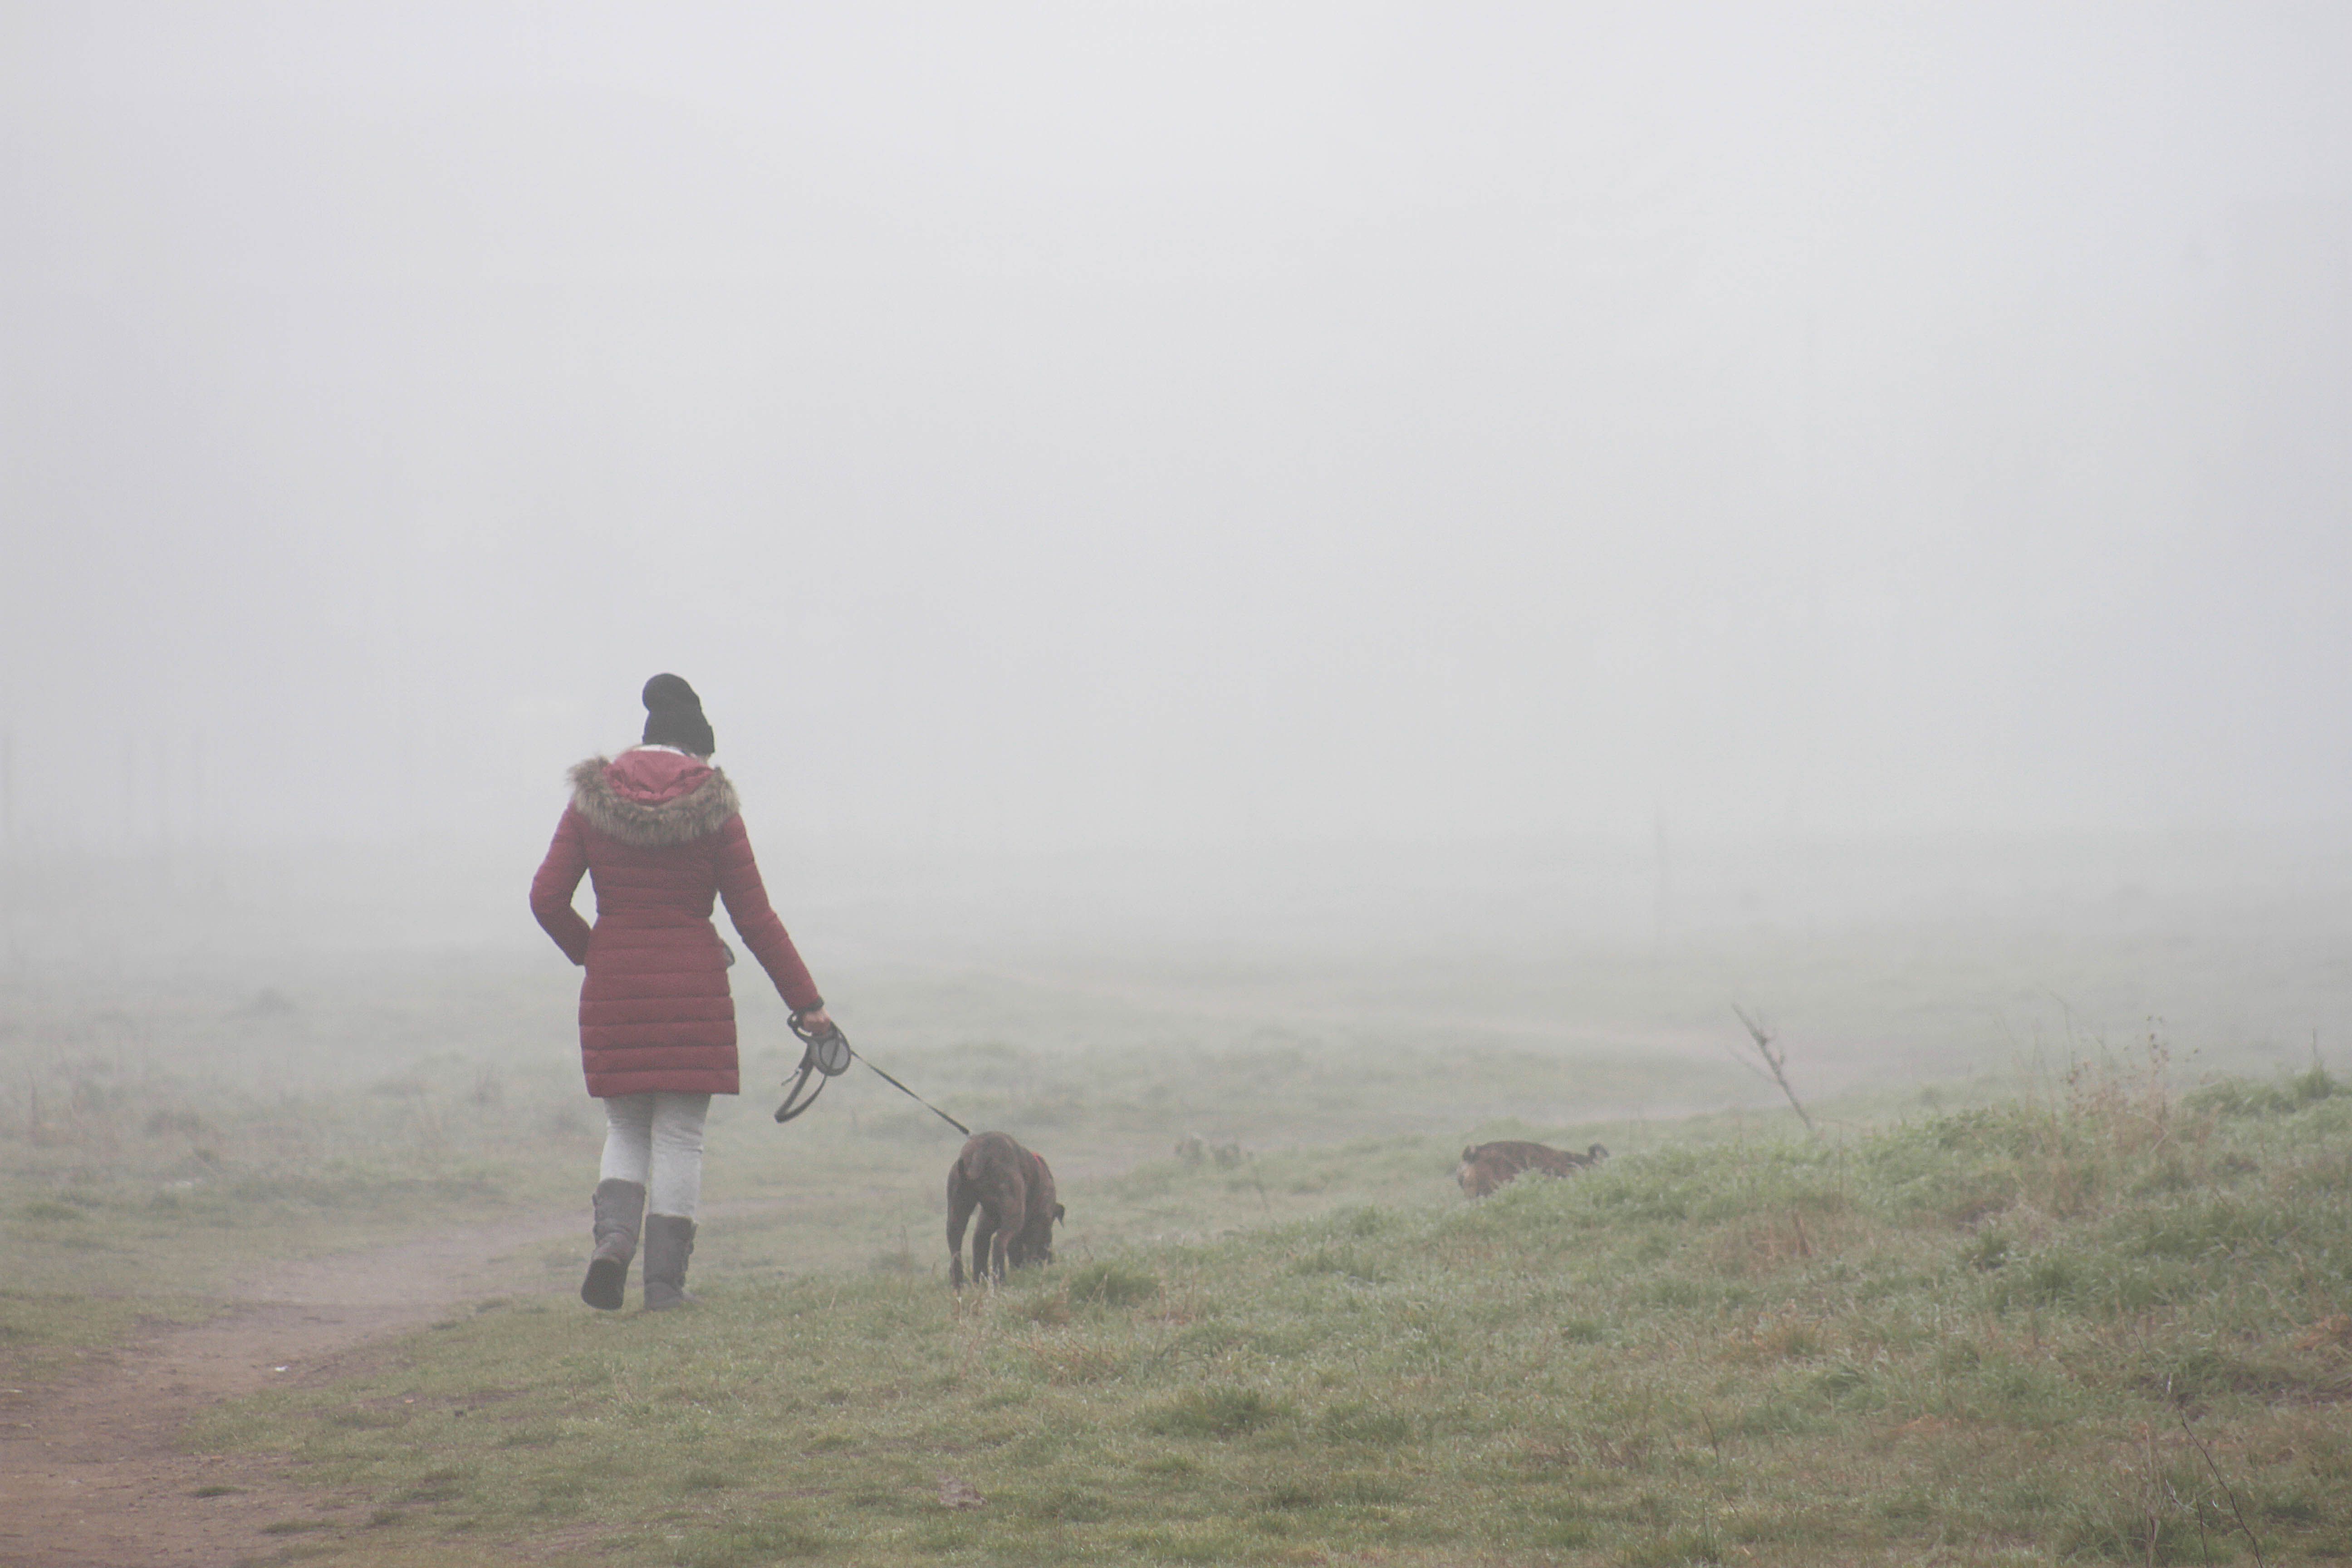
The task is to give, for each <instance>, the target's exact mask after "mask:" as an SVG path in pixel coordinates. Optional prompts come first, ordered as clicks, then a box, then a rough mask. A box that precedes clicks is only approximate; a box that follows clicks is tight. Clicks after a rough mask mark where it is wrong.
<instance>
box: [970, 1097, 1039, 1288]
mask: <svg viewBox="0 0 2352 1568" xmlns="http://www.w3.org/2000/svg"><path fill="white" fill-rule="evenodd" d="M975 1208H977V1209H978V1210H980V1224H979V1225H977V1226H974V1227H973V1228H972V1233H971V1275H972V1278H973V1279H993V1280H1002V1279H1003V1278H1004V1270H1005V1268H1006V1267H1007V1266H1008V1265H1009V1266H1011V1267H1012V1268H1021V1267H1023V1266H1024V1265H1025V1264H1031V1263H1051V1262H1053V1261H1054V1222H1055V1220H1057V1219H1060V1218H1061V1217H1062V1205H1059V1204H1057V1203H1055V1201H1054V1173H1053V1172H1052V1171H1051V1170H1049V1169H1048V1168H1047V1167H1046V1164H1045V1161H1044V1160H1042V1159H1040V1158H1038V1157H1037V1156H1036V1155H1034V1154H1032V1153H1031V1152H1029V1151H1028V1150H1026V1149H1024V1148H1023V1147H1022V1146H1021V1145H1020V1144H1018V1143H1016V1142H1013V1140H1012V1138H1011V1137H1009V1136H1007V1135H1006V1134H1004V1133H1003V1132H982V1133H978V1134H976V1135H974V1137H973V1138H972V1140H971V1142H968V1143H966V1144H965V1145H964V1146H963V1152H962V1153H961V1154H958V1155H957V1156H956V1163H954V1164H952V1165H950V1166H949V1167H948V1281H949V1283H950V1284H952V1285H953V1286H954V1287H955V1288H956V1289H959V1290H961V1289H963V1227H964V1224H965V1222H966V1221H968V1220H970V1219H971V1211H972V1210H973V1209H975Z"/></svg>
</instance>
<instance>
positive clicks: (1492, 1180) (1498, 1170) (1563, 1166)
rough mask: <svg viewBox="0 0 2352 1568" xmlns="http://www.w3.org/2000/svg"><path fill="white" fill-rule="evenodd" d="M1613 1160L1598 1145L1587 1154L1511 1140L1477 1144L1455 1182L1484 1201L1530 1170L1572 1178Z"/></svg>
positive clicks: (1465, 1152) (1464, 1157) (1465, 1157)
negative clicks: (1489, 1195) (1497, 1188)
mask: <svg viewBox="0 0 2352 1568" xmlns="http://www.w3.org/2000/svg"><path fill="white" fill-rule="evenodd" d="M1607 1158H1609V1151H1608V1150H1606V1149H1603V1148H1602V1147H1601V1145H1600V1144H1598V1143H1595V1144H1594V1145H1592V1147H1591V1148H1590V1149H1587V1150H1586V1151H1585V1152H1583V1153H1581V1154H1579V1153H1576V1152H1573V1151H1571V1150H1567V1149H1554V1148H1551V1147H1550V1146H1549V1145H1548V1144H1543V1143H1528V1142H1522V1141H1521V1140H1519V1139H1516V1138H1507V1139H1505V1140H1503V1141H1502V1142H1499V1143H1474V1144H1472V1145H1471V1146H1470V1147H1469V1148H1467V1149H1465V1150H1463V1151H1462V1166H1461V1169H1459V1170H1457V1171H1455V1172H1454V1180H1455V1181H1457V1182H1460V1183H1461V1184H1462V1190H1463V1191H1464V1192H1465V1193H1468V1194H1470V1195H1471V1196H1472V1197H1474V1198H1483V1197H1485V1196H1486V1194H1488V1193H1491V1192H1493V1191H1494V1190H1495V1189H1496V1187H1499V1186H1501V1185H1502V1184H1504V1183H1506V1182H1508V1181H1510V1180H1512V1179H1513V1178H1515V1177H1517V1175H1519V1174H1520V1173H1522V1172H1526V1171H1540V1172H1542V1173H1544V1174H1545V1175H1547V1176H1572V1175H1574V1174H1576V1173H1578V1172H1579V1171H1583V1170H1589V1169H1591V1167H1592V1166H1594V1165H1597V1164H1599V1163H1601V1161H1603V1160H1606V1159H1607Z"/></svg>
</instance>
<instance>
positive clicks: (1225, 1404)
mask: <svg viewBox="0 0 2352 1568" xmlns="http://www.w3.org/2000/svg"><path fill="white" fill-rule="evenodd" d="M1288 1414H1289V1411H1288V1409H1287V1408H1286V1406H1285V1405H1282V1404H1281V1403H1280V1402H1279V1401H1276V1400H1274V1399H1269V1398H1268V1397H1266V1395H1265V1394H1262V1393H1260V1392H1259V1391H1258V1390H1256V1389H1255V1388H1199V1389H1190V1390H1187V1391H1186V1392H1185V1393H1183V1394H1179V1395H1178V1396H1177V1397H1176V1398H1174V1399H1173V1400H1171V1401H1170V1402H1169V1403H1168V1404H1166V1405H1162V1406H1161V1407H1160V1409H1158V1410H1156V1411H1154V1412H1152V1414H1151V1415H1150V1417H1149V1419H1148V1420H1147V1421H1146V1422H1145V1425H1146V1426H1148V1427H1149V1428H1150V1430H1151V1431H1154V1432H1160V1433H1164V1434H1168V1435H1171V1436H1180V1437H1238V1436H1243V1435H1244V1434H1245V1433H1250V1432H1255V1431H1257V1430H1259V1429H1260V1428H1262V1427H1265V1426H1272V1425H1273V1424H1274V1423H1275V1422H1276V1421H1280V1420H1282V1419H1284V1418H1285V1417H1286V1415H1288Z"/></svg>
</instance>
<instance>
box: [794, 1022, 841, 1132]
mask: <svg viewBox="0 0 2352 1568" xmlns="http://www.w3.org/2000/svg"><path fill="white" fill-rule="evenodd" d="M793 1034H795V1035H797V1036H799V1037H800V1038H801V1042H802V1044H803V1047H805V1048H804V1049H803V1051H802V1052H801V1065H800V1067H799V1068H798V1070H796V1071H795V1072H794V1073H793V1076H792V1077H791V1078H790V1079H787V1080H785V1084H784V1102H783V1103H782V1105H779V1106H778V1107H776V1120H777V1121H791V1120H792V1119H793V1117H795V1116H798V1115H799V1114H800V1113H801V1112H802V1111H803V1110H807V1109H808V1108H809V1107H810V1106H812V1105H814V1104H815V1103H816V1097H817V1096H818V1095H820V1094H823V1093H824V1080H825V1079H829V1078H839V1077H840V1076H841V1075H842V1074H843V1073H845V1072H847V1071H848V1070H849V1061H850V1058H851V1057H852V1056H853V1055H855V1053H854V1052H852V1051H851V1050H850V1048H849V1037H848V1036H846V1035H845V1034H843V1033H842V1032H841V1026H840V1025H838V1024H834V1023H827V1024H826V1025H825V1026H824V1028H822V1029H809V1028H805V1027H803V1026H802V1024H801V1021H800V1019H798V1018H797V1017H796V1018H794V1019H793ZM812 1075H815V1076H814V1077H812ZM803 1089H805V1090H806V1091H807V1094H808V1098H806V1099H805V1100H803V1098H801V1095H802V1091H803Z"/></svg>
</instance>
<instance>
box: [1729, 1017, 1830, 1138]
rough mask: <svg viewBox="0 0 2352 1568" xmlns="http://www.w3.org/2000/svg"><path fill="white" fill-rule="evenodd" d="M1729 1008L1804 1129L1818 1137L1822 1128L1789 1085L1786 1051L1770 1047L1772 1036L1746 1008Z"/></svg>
mask: <svg viewBox="0 0 2352 1568" xmlns="http://www.w3.org/2000/svg"><path fill="white" fill-rule="evenodd" d="M1731 1010H1732V1011H1733V1012H1734V1013H1736V1014H1738V1016H1739V1021H1740V1022H1741V1023H1743V1024H1745V1025H1747V1026H1748V1037H1749V1038H1751V1039H1753V1040H1754V1041H1755V1042H1756V1054H1757V1055H1758V1056H1759V1057H1762V1058H1764V1065H1765V1066H1766V1067H1768V1068H1771V1069H1772V1081H1773V1082H1775V1083H1777V1084H1779V1085H1780V1092H1781V1093H1782V1094H1785V1095H1787V1096H1788V1097H1789V1104H1790V1106H1791V1107H1792V1108H1794V1110H1796V1112H1797V1120H1798V1121H1802V1122H1803V1123H1804V1124H1805V1131H1808V1132H1810V1133H1811V1134H1812V1135H1813V1136H1814V1137H1816V1138H1818V1137H1820V1136H1821V1135H1822V1130H1821V1129H1820V1128H1818V1127H1816V1126H1814V1125H1813V1119H1812V1116H1811V1113H1810V1112H1808V1111H1807V1110H1805V1103H1804V1101H1802V1100H1799V1099H1798V1098H1797V1091H1796V1090H1795V1089H1790V1087H1789V1074H1788V1072H1787V1070H1786V1069H1787V1067H1788V1061H1789V1055H1788V1053H1787V1052H1786V1051H1779V1050H1775V1049H1773V1048H1772V1037H1771V1036H1770V1035H1769V1034H1766V1033H1765V1032H1764V1030H1763V1029H1762V1028H1761V1027H1759V1026H1758V1024H1757V1022H1756V1020H1755V1019H1753V1018H1751V1017H1749V1016H1748V1012H1747V1009H1745V1008H1743V1007H1742V1006H1740V1005H1739V1004H1738V1003H1737V1002H1735V1003H1733V1004H1732V1005H1731Z"/></svg>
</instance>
